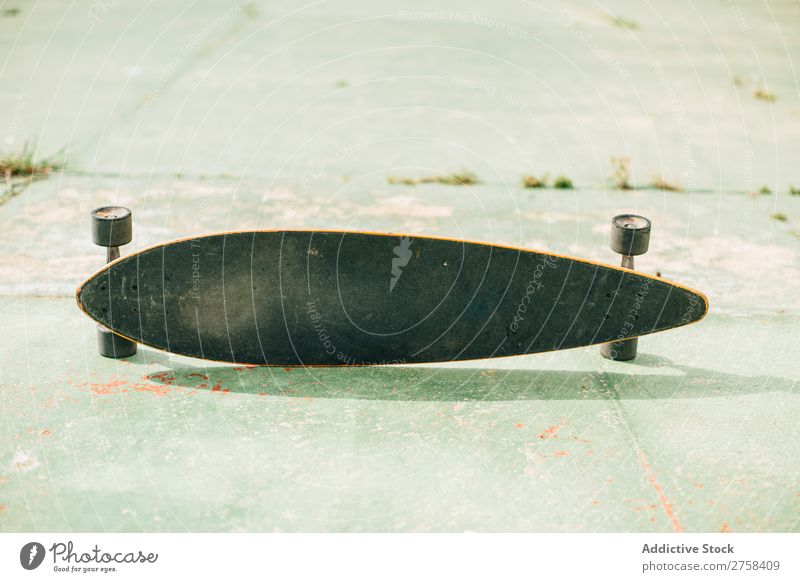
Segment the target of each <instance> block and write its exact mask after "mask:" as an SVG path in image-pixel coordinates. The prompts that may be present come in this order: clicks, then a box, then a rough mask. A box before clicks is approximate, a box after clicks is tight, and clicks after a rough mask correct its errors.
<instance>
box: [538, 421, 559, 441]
mask: <svg viewBox="0 0 800 582" xmlns="http://www.w3.org/2000/svg"><path fill="white" fill-rule="evenodd" d="M560 428H561V425H560V424H554V425H553V426H548V427H547V428H546V429H544V432H542V434H540V435H539V438H540V439H554V438H558V435H556V433H557V432H558V430H559V429H560Z"/></svg>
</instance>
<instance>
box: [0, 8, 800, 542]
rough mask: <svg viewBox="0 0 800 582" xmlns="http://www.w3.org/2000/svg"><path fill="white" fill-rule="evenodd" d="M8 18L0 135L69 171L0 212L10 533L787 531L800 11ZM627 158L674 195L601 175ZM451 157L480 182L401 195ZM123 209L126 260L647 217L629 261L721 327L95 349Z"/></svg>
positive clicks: (796, 352) (792, 514)
mask: <svg viewBox="0 0 800 582" xmlns="http://www.w3.org/2000/svg"><path fill="white" fill-rule="evenodd" d="M16 6H17V4H14V3H13V2H12V3H9V2H6V3H5V4H4V5H3V7H2V8H0V46H2V48H3V50H2V52H0V55H5V58H4V59H2V60H0V79H2V80H3V83H0V128H2V131H3V134H2V136H3V137H4V138H5V142H4V144H3V147H4V148H5V149H12V148H14V147H16V146H19V145H20V144H22V143H24V142H26V141H29V142H35V143H37V144H38V147H39V149H40V152H41V153H42V154H43V155H46V154H49V153H52V152H55V151H58V150H61V149H62V148H66V151H67V152H68V155H69V157H70V160H71V166H72V167H71V169H70V170H68V171H66V172H59V173H56V174H54V175H52V176H50V177H49V178H48V179H46V180H42V181H38V182H34V183H33V184H31V185H30V186H28V187H27V188H22V187H20V188H19V190H21V192H20V193H19V194H17V195H16V196H13V197H10V199H8V200H7V202H6V203H5V204H3V205H2V206H0V249H2V253H0V321H2V322H3V330H4V331H5V333H4V334H3V336H2V338H0V403H2V405H1V407H0V530H2V531H93V530H102V531H273V530H278V531H298V530H299V531H306V530H311V531H320V530H321V531H374V530H378V531H441V530H445V531H461V530H489V531H712V532H716V531H747V532H757V531H800V462H799V461H800V447H799V446H798V444H797V443H798V442H800V438H799V437H800V428H798V423H797V421H796V419H797V418H798V416H800V386H798V384H797V380H798V377H799V376H800V365H798V363H797V362H799V361H800V337H799V332H798V316H799V315H800V303H798V299H797V298H798V297H800V270H799V269H798V264H800V263H799V260H800V196H791V195H789V194H788V188H789V186H790V185H792V184H793V185H795V186H800V169H798V168H800V149H798V148H797V145H796V144H797V143H799V142H798V138H800V123H798V122H800V90H799V88H798V82H797V77H796V73H795V63H794V60H793V55H797V54H799V53H798V49H800V18H799V17H800V7H798V5H797V4H796V3H791V2H775V3H771V4H770V5H769V6H766V7H765V6H764V5H763V4H762V3H759V2H755V1H753V2H749V1H747V2H738V3H736V4H730V3H726V2H716V3H712V2H707V3H703V4H702V5H696V3H689V2H686V3H682V2H679V3H677V4H671V5H670V6H669V7H666V6H663V7H662V6H658V7H656V6H648V5H646V4H640V3H631V2H605V3H603V4H597V3H592V2H566V3H564V4H563V5H560V6H550V5H542V6H537V5H534V4H531V3H529V2H514V1H507V2H500V3H497V2H495V3H492V4H491V6H489V5H486V4H485V3H477V2H475V3H464V2H458V3H455V2H452V3H450V4H448V3H446V2H437V3H436V4H435V5H431V4H430V3H422V2H414V3H408V2H404V3H390V4H381V6H380V7H376V6H372V5H371V4H369V3H358V2H355V1H353V0H351V1H347V2H341V1H332V2H326V3H314V4H308V5H303V6H298V5H295V4H293V3H288V2H286V3H269V4H267V3H261V2H253V3H245V4H235V5H231V7H227V6H226V7H224V8H223V7H221V6H220V5H218V4H216V3H211V2H194V3H184V4H180V5H179V4H175V5H174V6H173V5H169V6H161V5H159V6H158V7H155V6H154V5H150V4H146V5H137V4H130V3H112V2H105V3H103V2H96V3H73V4H70V5H64V4H63V3H60V2H55V1H53V2H38V3H36V4H33V3H30V4H28V3H19V5H18V8H19V12H18V13H17V14H10V13H8V9H9V8H12V7H16ZM421 11H424V12H421ZM614 17H620V18H623V19H624V21H625V22H623V24H628V25H629V26H621V25H620V22H619V21H615V20H614ZM628 21H631V22H628ZM632 23H634V24H635V26H634V25H633V24H632ZM734 77H735V78H736V81H737V82H738V85H737V83H734ZM757 89H766V90H769V91H771V92H772V93H774V94H775V95H776V97H777V98H776V100H775V101H774V102H767V101H764V100H762V99H758V98H756V97H754V95H753V92H754V91H755V90H757ZM619 155H627V156H630V158H631V168H632V177H631V181H632V182H633V183H634V184H636V185H642V186H644V185H646V184H647V183H648V182H650V181H652V180H653V178H654V177H657V176H664V177H666V178H668V179H670V180H672V181H676V182H679V183H680V184H681V185H682V186H683V187H684V189H685V191H684V192H663V191H661V190H655V189H641V190H636V191H618V190H614V189H612V188H611V186H610V184H609V181H608V176H609V175H610V172H611V168H610V164H609V157H610V156H619ZM461 169H468V170H471V171H473V172H475V173H476V174H477V175H478V176H479V177H480V178H481V181H482V182H481V183H480V184H478V185H475V186H469V187H452V186H443V185H425V186H416V187H413V186H402V185H390V184H388V183H387V176H389V175H399V176H422V175H427V174H430V173H435V172H448V171H458V170H461ZM525 173H534V174H544V173H549V174H550V175H551V176H553V175H556V174H561V173H564V174H567V175H568V176H570V177H571V178H572V179H573V181H574V183H575V185H576V189H575V190H572V191H554V190H526V189H523V188H521V187H520V186H519V185H518V184H519V180H520V178H521V176H522V175H523V174H525ZM764 185H766V186H768V187H769V188H770V189H771V190H772V191H773V192H774V193H773V194H771V195H761V196H752V195H750V192H752V191H754V190H757V189H758V188H760V187H761V186H764ZM8 187H9V186H8V185H6V186H5V188H6V189H8ZM108 203H119V204H125V205H127V206H130V207H131V208H133V210H134V220H135V240H134V243H133V244H132V245H130V247H129V248H127V249H126V251H132V250H136V249H137V248H140V247H143V246H147V245H149V244H152V243H156V242H160V241H163V240H167V239H171V238H175V237H178V236H184V235H189V234H197V233H201V232H215V231H222V230H231V229H243V228H278V227H309V228H314V227H319V228H357V229H369V230H387V231H409V232H418V233H424V234H434V235H442V236H455V237H463V238H469V239H474V240H486V241H492V242H497V243H507V244H514V245H520V246H526V247H532V248H543V249H549V250H553V251H556V252H562V253H568V254H573V255H577V256H581V257H585V258H590V259H597V260H602V261H606V262H615V261H616V258H615V257H614V255H613V254H612V253H611V251H610V250H608V240H607V234H608V232H607V231H608V222H609V220H610V218H611V216H613V215H614V214H617V213H619V212H624V211H633V212H638V213H641V214H645V215H646V216H649V217H650V218H651V219H652V220H653V222H654V230H653V238H652V243H651V250H650V252H649V253H648V254H647V255H645V256H644V257H643V258H642V259H641V260H640V261H639V262H638V263H637V266H638V268H640V269H641V270H643V271H647V272H652V273H654V272H660V273H661V274H662V275H663V276H664V277H667V278H669V279H673V280H676V281H679V282H681V283H684V284H687V285H690V286H692V287H695V288H697V289H700V290H702V291H703V292H705V293H706V294H707V295H708V296H709V299H710V302H711V312H710V315H709V316H708V317H707V318H706V319H705V320H704V321H703V322H701V323H700V324H698V325H696V326H690V327H687V328H682V329H679V330H675V331H672V332H665V333H662V334H657V335H654V336H649V337H647V338H643V339H642V340H641V342H640V343H641V348H640V350H641V356H640V358H639V359H638V360H637V361H636V362H635V363H632V364H623V363H614V362H608V361H606V360H604V359H602V358H601V357H600V356H599V355H598V353H597V350H596V349H595V348H588V349H579V350H572V351H565V352H558V353H551V354H543V355H539V356H529V357H519V358H513V359H501V360H492V361H481V362H472V363H469V364H460V365H437V366H417V367H393V368H359V369H330V370H328V369H309V370H303V369H293V370H291V371H289V370H282V369H277V370H276V369H263V368H259V369H254V368H237V367H233V366H223V365H220V364H216V363H207V362H203V361H198V360H190V359H187V358H181V357H174V356H170V355H169V354H164V353H160V352H155V351H153V350H149V349H141V350H140V353H139V354H138V355H137V356H136V357H135V358H133V359H131V360H130V361H111V360H105V359H102V358H100V357H99V356H98V355H97V353H96V348H95V344H94V342H95V335H94V328H93V325H92V323H91V322H90V321H89V320H88V319H87V318H86V317H85V316H83V315H82V314H81V313H80V312H79V311H78V309H77V307H76V305H75V301H74V298H73V297H72V295H73V293H74V290H75V288H76V287H77V285H78V284H79V283H80V282H81V281H82V280H83V279H85V278H86V277H87V276H88V275H89V274H91V273H92V272H93V271H94V270H95V269H96V268H97V267H99V266H100V264H101V263H102V255H103V252H102V250H101V249H99V248H97V247H94V246H93V245H92V243H91V240H90V236H89V231H88V213H89V211H90V210H91V209H92V208H94V207H96V206H100V205H104V204H108ZM776 214H780V215H783V217H784V218H786V220H785V221H782V220H776V219H775V218H773V215H776Z"/></svg>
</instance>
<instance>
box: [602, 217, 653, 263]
mask: <svg viewBox="0 0 800 582" xmlns="http://www.w3.org/2000/svg"><path fill="white" fill-rule="evenodd" d="M650 226H651V223H650V221H649V220H648V219H647V218H645V217H644V216H639V215H637V214H620V215H619V216H615V217H614V218H613V219H612V220H611V250H613V251H614V252H615V253H619V254H621V255H625V256H629V257H634V256H636V255H643V254H645V253H646V252H647V248H648V247H649V246H650Z"/></svg>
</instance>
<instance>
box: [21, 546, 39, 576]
mask: <svg viewBox="0 0 800 582" xmlns="http://www.w3.org/2000/svg"><path fill="white" fill-rule="evenodd" d="M44 554H45V551H44V546H43V545H42V544H40V543H39V542H28V543H27V544H25V545H24V546H22V549H21V550H20V551H19V563H20V564H22V567H23V568H25V569H26V570H35V569H36V568H38V567H39V566H40V565H41V564H42V561H43V560H44Z"/></svg>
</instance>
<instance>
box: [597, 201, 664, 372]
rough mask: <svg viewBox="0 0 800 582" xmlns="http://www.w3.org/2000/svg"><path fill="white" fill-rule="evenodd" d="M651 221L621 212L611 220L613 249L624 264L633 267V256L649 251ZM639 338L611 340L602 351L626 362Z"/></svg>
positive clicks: (633, 355) (602, 347)
mask: <svg viewBox="0 0 800 582" xmlns="http://www.w3.org/2000/svg"><path fill="white" fill-rule="evenodd" d="M650 226H651V223H650V221H649V220H648V219H647V218H645V217H644V216H639V215H637V214H620V215H618V216H615V217H614V218H613V219H612V220H611V250H613V251H614V252H616V253H619V254H621V255H622V266H623V267H625V268H626V269H633V257H635V256H636V255H643V254H645V253H646V252H647V248H648V246H649V244H650ZM638 344H639V338H632V339H627V340H620V341H616V342H609V343H607V344H603V345H601V346H600V353H601V354H602V355H603V357H605V358H608V359H609V360H617V361H620V362H625V361H628V360H632V359H634V358H635V357H636V349H637V347H638Z"/></svg>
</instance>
